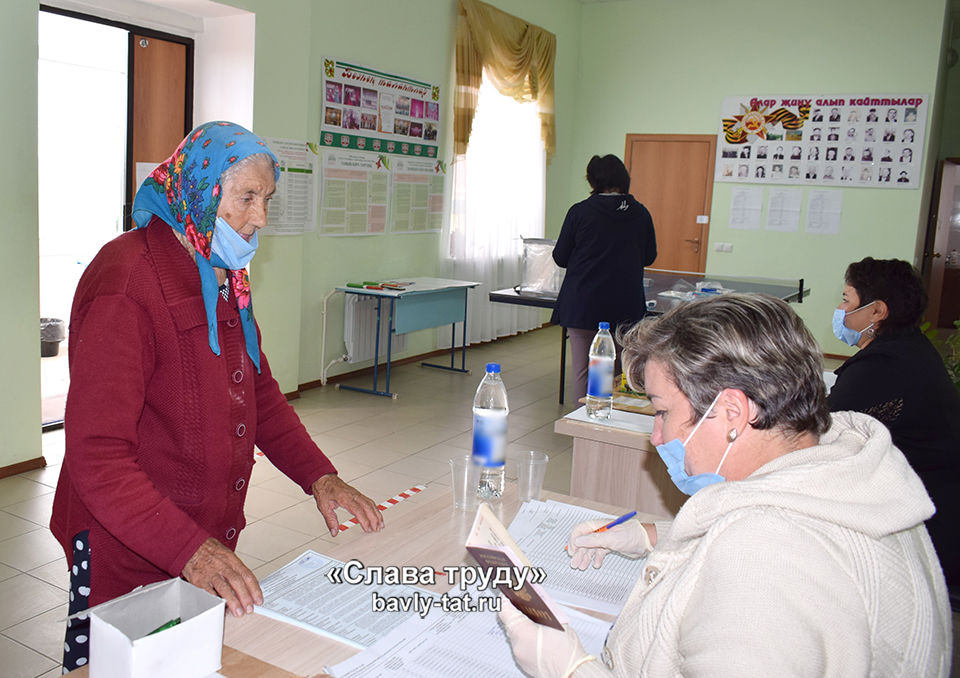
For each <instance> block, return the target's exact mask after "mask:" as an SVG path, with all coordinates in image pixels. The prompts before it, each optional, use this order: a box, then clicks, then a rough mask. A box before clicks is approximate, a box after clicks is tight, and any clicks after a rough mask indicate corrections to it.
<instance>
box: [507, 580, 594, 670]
mask: <svg viewBox="0 0 960 678" xmlns="http://www.w3.org/2000/svg"><path fill="white" fill-rule="evenodd" d="M498 616H499V617H500V622H501V623H502V624H503V628H504V629H505V630H506V632H507V640H509V641H510V648H511V649H512V650H513V656H514V658H515V659H516V660H517V664H519V665H520V668H521V669H523V671H524V673H526V674H527V675H530V676H533V677H534V678H557V677H559V678H567V677H568V676H570V675H572V674H573V672H574V671H576V670H577V667H579V666H580V665H581V664H583V663H585V662H588V661H590V660H591V659H596V657H594V656H593V655H591V654H587V651H586V650H584V649H583V645H581V644H580V639H579V638H577V632H576V631H574V630H573V629H571V628H570V626H569V624H567V625H564V627H563V631H557V630H556V629H552V628H550V627H549V626H543V625H542V624H537V623H536V622H533V621H530V619H528V618H527V615H525V614H524V613H523V612H521V611H520V610H518V609H517V608H516V607H514V606H513V604H512V603H511V602H510V601H509V600H507V598H506V597H505V596H502V595H501V596H500V613H499V614H498Z"/></svg>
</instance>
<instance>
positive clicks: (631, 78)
mask: <svg viewBox="0 0 960 678" xmlns="http://www.w3.org/2000/svg"><path fill="white" fill-rule="evenodd" d="M944 11H945V0H920V1H918V2H911V3H905V2H900V1H899V0H844V2H836V1H835V0H808V1H807V2H805V3H803V4H802V5H797V4H796V3H788V2H783V1H774V2H760V1H759V0H738V1H735V2H715V1H714V0H686V1H684V2H672V1H670V0H624V1H622V2H609V3H589V4H585V5H584V6H583V22H582V33H581V47H580V53H581V59H580V72H579V82H580V89H579V103H578V113H577V119H576V124H575V125H574V127H575V129H576V139H575V144H574V148H575V152H574V157H576V158H582V159H583V162H581V163H580V164H583V165H585V162H586V159H587V158H589V157H590V155H592V154H594V153H617V154H622V153H623V151H624V142H625V135H626V134H627V133H646V134H715V133H716V132H717V123H718V120H717V118H718V116H719V112H720V105H721V102H722V100H723V98H724V97H727V96H734V95H753V94H757V95H760V94H784V95H787V94H819V93H824V94H829V93H850V94H854V93H865V94H866V93H899V92H903V93H922V94H926V95H929V96H932V95H933V94H934V92H935V89H936V82H937V69H938V65H939V59H940V44H941V30H942V26H943V19H944ZM594 74H602V77H601V76H597V75H594ZM929 120H930V119H929V116H928V123H929ZM930 131H931V130H930V129H929V128H928V137H927V147H928V148H927V149H926V151H925V166H926V167H927V168H928V170H927V172H925V177H926V181H925V182H924V186H923V188H921V189H916V190H899V191H898V190H882V189H854V188H847V189H843V193H844V195H843V217H842V221H841V224H840V233H839V235H836V236H827V235H807V234H805V233H804V232H803V231H802V225H801V230H800V232H798V233H787V234H783V233H773V232H767V231H763V230H761V231H740V230H733V229H730V228H728V227H727V224H728V215H729V209H730V195H731V188H732V187H733V186H734V184H729V183H716V184H715V185H714V191H713V203H712V210H711V212H712V213H711V220H710V243H709V253H708V255H707V271H708V272H712V273H716V274H732V275H737V274H739V275H745V274H749V275H759V276H774V277H783V278H793V277H797V278H800V277H803V278H805V280H806V281H807V285H808V286H810V287H811V288H812V290H813V291H812V293H811V296H810V297H809V298H808V299H807V300H806V301H805V302H804V303H803V304H802V305H801V306H797V310H798V311H799V312H800V315H801V316H802V317H803V319H804V320H805V321H806V323H807V325H808V326H809V327H810V329H811V330H812V331H813V333H814V335H815V336H816V337H817V340H818V341H819V342H820V344H821V346H822V348H823V350H824V351H825V352H827V353H846V354H849V353H850V352H851V350H850V349H849V348H848V347H846V346H845V345H844V344H841V343H840V342H839V341H837V340H836V339H835V338H834V337H833V334H832V332H831V330H830V319H831V314H832V312H833V308H834V307H835V306H836V304H837V303H838V300H839V294H840V291H841V289H842V278H843V272H844V269H845V268H846V265H847V264H848V263H849V262H851V261H855V260H858V259H861V258H863V257H864V256H867V255H872V256H875V257H899V258H902V259H907V260H908V261H914V258H915V244H916V238H917V229H918V225H919V224H920V222H921V221H923V220H924V219H925V216H922V215H925V214H926V207H925V205H926V200H925V199H924V196H925V195H926V194H927V192H928V191H929V184H930V176H929V175H930V172H929V168H930V167H931V166H932V159H931V158H930V136H931V135H930ZM932 153H933V155H936V154H937V145H936V144H934V146H933V151H932ZM580 175H582V170H581V169H580V168H579V166H578V167H577V168H576V169H575V171H574V173H573V175H572V178H571V180H573V179H574V178H576V179H577V180H579V176H580ZM580 185H581V186H583V184H582V182H581V184H580ZM583 193H585V189H582V192H581V194H583ZM805 193H806V190H805ZM804 202H806V196H805V198H804ZM803 218H804V216H803V215H801V224H802V223H803ZM717 241H721V242H729V243H733V246H734V248H733V252H732V253H718V252H715V251H714V243H716V242H717Z"/></svg>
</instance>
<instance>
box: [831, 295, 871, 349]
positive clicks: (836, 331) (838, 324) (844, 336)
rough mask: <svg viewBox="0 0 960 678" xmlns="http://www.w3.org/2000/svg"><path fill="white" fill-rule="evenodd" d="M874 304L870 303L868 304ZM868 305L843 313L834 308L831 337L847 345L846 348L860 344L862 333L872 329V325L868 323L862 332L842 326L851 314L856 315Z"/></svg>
mask: <svg viewBox="0 0 960 678" xmlns="http://www.w3.org/2000/svg"><path fill="white" fill-rule="evenodd" d="M873 303H875V302H874V301H871V302H870V304H873ZM870 304H864V305H863V306H861V307H860V308H855V309H853V310H852V311H844V310H843V309H842V308H836V309H834V310H833V336H835V337H836V338H837V339H839V340H840V341H842V342H843V343H845V344H847V345H848V346H856V345H857V344H859V343H860V338H861V337H862V336H863V333H864V332H866V331H867V330H869V329H870V328H871V327H873V323H870V324H869V325H867V326H866V327H865V328H863V330H862V331H859V332H858V331H857V330H855V329H852V328H850V327H847V326H846V325H845V324H844V320H845V319H846V317H847V316H848V315H850V314H851V313H856V312H857V311H859V310H861V309H864V308H866V307H867V306H870Z"/></svg>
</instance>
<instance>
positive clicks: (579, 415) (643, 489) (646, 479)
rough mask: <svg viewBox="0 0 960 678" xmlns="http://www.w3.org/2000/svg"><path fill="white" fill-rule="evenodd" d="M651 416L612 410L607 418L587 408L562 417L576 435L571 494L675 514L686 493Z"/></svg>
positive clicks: (563, 430)
mask: <svg viewBox="0 0 960 678" xmlns="http://www.w3.org/2000/svg"><path fill="white" fill-rule="evenodd" d="M651 419H652V418H651V417H649V416H648V415H642V414H633V413H630V412H623V411H620V410H614V411H613V413H612V417H611V419H610V421H609V422H603V423H602V422H597V421H592V420H591V421H588V420H586V416H585V414H584V408H582V407H581V408H580V409H579V410H575V411H573V412H571V413H570V414H568V415H567V416H565V417H563V418H562V419H558V420H557V421H556V423H555V424H554V426H553V430H554V432H556V433H560V434H562V435H568V436H571V437H572V438H573V466H572V468H571V470H570V494H571V495H572V496H574V497H577V498H578V501H579V498H583V499H591V500H596V501H607V502H610V503H612V504H615V505H617V506H626V507H630V508H633V509H636V510H638V511H641V512H644V513H651V514H653V515H661V516H663V515H667V516H675V515H676V514H677V511H679V510H680V507H681V506H683V503H684V502H685V501H686V500H687V495H685V494H683V493H682V492H680V490H678V489H677V488H676V486H675V485H674V484H673V481H672V480H670V474H669V473H667V468H666V466H664V464H663V461H662V460H661V459H660V455H659V454H657V450H656V448H655V447H654V446H653V445H651V444H650V433H649V431H651V430H652V426H653V425H652V421H651Z"/></svg>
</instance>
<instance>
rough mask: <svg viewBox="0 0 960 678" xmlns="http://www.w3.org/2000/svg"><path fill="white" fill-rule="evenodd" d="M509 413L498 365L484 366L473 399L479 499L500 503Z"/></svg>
mask: <svg viewBox="0 0 960 678" xmlns="http://www.w3.org/2000/svg"><path fill="white" fill-rule="evenodd" d="M509 412H510V407H509V406H508V405H507V389H506V387H505V386H504V385H503V380H502V379H501V378H500V364H499V363H487V374H486V375H485V376H484V377H483V380H482V381H481V382H480V386H478V387H477V395H476V396H474V398H473V463H474V464H477V465H479V466H480V467H481V468H480V482H479V484H478V486H477V496H478V497H480V498H481V499H485V500H490V499H499V498H500V496H501V495H502V494H503V484H504V483H503V476H504V474H503V470H504V460H505V458H506V451H507V414H508V413H509Z"/></svg>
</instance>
